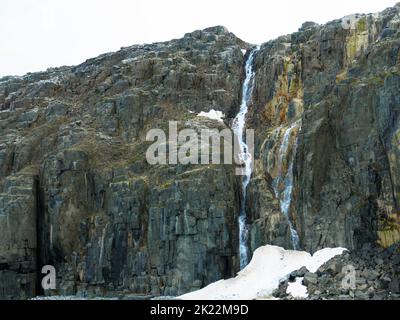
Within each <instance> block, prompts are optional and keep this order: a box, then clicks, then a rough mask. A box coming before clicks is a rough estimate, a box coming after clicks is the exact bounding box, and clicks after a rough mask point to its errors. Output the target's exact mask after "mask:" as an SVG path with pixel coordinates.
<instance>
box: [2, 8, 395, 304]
mask: <svg viewBox="0 0 400 320" xmlns="http://www.w3.org/2000/svg"><path fill="white" fill-rule="evenodd" d="M399 27H400V7H399V6H397V7H395V8H390V9H387V10H386V11H384V12H382V13H380V14H377V15H357V16H351V17H347V18H345V19H342V20H337V21H333V22H331V23H328V24H327V25H324V26H319V25H316V24H313V23H306V24H304V25H303V26H302V28H301V29H300V30H299V32H297V33H295V34H292V35H288V36H284V37H281V38H279V39H277V40H274V41H271V42H268V43H266V44H264V45H262V46H261V49H260V51H259V52H258V53H257V55H256V58H255V65H254V68H255V73H256V78H255V88H254V92H253V100H252V105H251V106H250V108H249V115H248V121H247V125H248V127H249V128H254V129H255V133H256V135H255V136H256V150H255V157H256V159H255V171H254V173H253V177H252V179H251V182H250V185H249V187H248V196H247V201H246V208H247V214H248V216H249V219H250V224H251V228H250V240H249V242H250V243H249V246H250V248H251V250H252V251H254V250H255V249H256V248H258V247H259V246H261V245H264V244H267V243H268V244H274V245H280V246H283V247H285V248H292V247H293V241H292V240H293V231H295V232H296V233H297V234H298V235H299V245H300V247H301V248H304V249H306V250H309V251H316V250H317V249H320V248H323V247H327V246H345V247H347V248H349V249H354V250H356V249H357V248H358V247H359V246H360V245H362V244H363V243H365V242H377V243H379V244H380V245H382V246H389V245H391V244H393V243H395V242H398V241H399V240H400V228H399V219H400V218H399V212H400V210H399V201H400V171H399V168H400V163H399V162H400V149H399V142H400V121H399V115H400V101H399V99H400V98H399V94H398V93H399V89H400V88H399V86H400V71H399V62H400V54H399V48H400V37H399V36H400V34H399ZM251 47H252V46H251V45H249V44H247V43H245V42H243V41H242V40H240V39H238V38H237V37H235V36H234V35H233V34H231V33H229V32H228V31H227V30H226V29H225V28H223V27H214V28H209V29H206V30H203V31H196V32H193V33H190V34H187V35H185V37H183V38H182V39H179V40H172V41H170V42H166V43H156V44H152V45H144V46H132V47H129V48H122V49H121V50H120V51H118V52H116V53H111V54H105V55H102V56H100V57H98V58H95V59H91V60H88V61H86V62H85V63H83V64H82V65H79V66H77V67H62V68H57V69H51V70H47V71H46V72H42V73H35V74H28V75H26V76H24V77H6V78H3V79H0V110H1V112H0V132H1V136H0V283H1V285H0V298H26V297H30V296H33V295H37V294H40V293H42V292H41V290H40V286H39V285H38V284H39V282H38V281H39V279H40V269H41V266H43V265H47V264H51V265H54V266H55V267H56V270H57V281H58V287H57V291H56V292H52V293H53V294H54V293H57V294H66V295H67V294H68V295H70V294H77V293H78V294H95V295H108V294H109V295H115V294H117V293H119V292H121V293H134V294H142V295H178V294H183V293H186V292H188V291H191V290H195V289H199V288H200V287H203V286H205V285H207V284H209V283H211V282H213V281H216V280H219V279H221V278H226V277H232V276H233V275H234V274H235V273H236V272H237V271H238V268H239V260H238V247H239V244H238V240H239V235H238V225H237V219H238V214H239V209H240V205H241V204H240V199H241V197H240V194H241V181H240V177H237V176H235V167H234V166H232V165H198V166H197V165H182V164H178V165H156V166H153V165H149V164H148V163H147V161H146V158H145V152H146V149H147V147H148V146H149V143H148V142H146V141H145V137H146V133H147V132H148V130H150V129H153V128H162V129H167V128H168V121H177V122H178V126H179V128H192V129H195V130H197V131H200V130H201V129H202V128H204V127H208V128H218V129H224V128H228V127H229V125H230V122H231V120H232V118H234V116H235V115H236V113H237V111H238V108H239V104H240V99H241V97H240V94H241V86H242V82H243V79H244V74H243V64H244V61H245V56H244V55H243V50H248V49H250V48H251ZM211 109H215V110H220V111H222V112H224V114H225V115H226V119H225V123H220V122H218V121H214V120H210V119H206V118H201V117H197V114H198V113H199V112H200V111H210V110H211Z"/></svg>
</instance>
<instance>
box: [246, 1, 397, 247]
mask: <svg viewBox="0 0 400 320" xmlns="http://www.w3.org/2000/svg"><path fill="white" fill-rule="evenodd" d="M399 11H400V6H399V5H397V6H396V7H394V8H389V9H387V10H385V11H383V12H382V13H379V14H373V15H372V14H369V15H361V14H360V15H353V16H348V17H345V18H343V19H340V20H335V21H332V22H330V23H328V24H326V25H323V26H319V25H316V24H312V23H307V24H305V25H303V27H302V28H301V29H300V30H299V32H297V33H294V34H292V35H288V36H283V37H281V38H279V39H277V40H274V41H271V42H268V43H266V44H264V45H262V47H261V49H260V52H259V54H258V55H257V57H256V66H255V68H256V88H255V92H254V100H253V107H252V108H250V110H252V116H251V117H250V119H249V122H250V124H249V126H250V127H253V128H256V131H257V134H256V137H257V140H256V145H257V150H256V157H257V161H258V162H259V163H260V166H259V167H260V169H259V170H257V171H256V172H257V175H256V177H257V178H256V179H254V181H253V183H254V184H259V185H260V187H254V188H253V190H254V192H255V193H256V194H255V195H254V196H255V197H256V198H257V199H262V198H263V197H264V198H265V194H266V193H269V192H270V190H267V191H266V192H263V193H262V196H258V191H257V190H258V189H259V188H262V189H263V190H265V189H266V188H264V187H261V185H262V184H265V181H270V183H269V186H275V195H276V197H277V198H278V199H280V200H281V203H282V200H283V201H285V200H284V199H283V198H282V196H281V194H282V192H285V190H286V192H289V193H290V194H291V195H290V197H289V199H290V201H287V199H286V205H289V206H290V208H289V214H288V216H289V220H290V222H291V223H292V224H293V226H294V229H296V230H297V232H298V234H299V238H300V246H301V247H302V248H304V249H305V250H307V251H311V252H314V251H316V250H318V249H321V248H324V247H332V246H342V247H346V248H349V249H359V248H361V247H362V245H363V244H364V243H365V242H378V243H380V244H381V245H382V246H385V247H387V246H390V245H391V244H393V243H396V242H398V241H399V240H400V238H399V236H400V234H399V230H400V229H399V224H398V222H399V212H400V210H399V184H398V182H397V181H398V180H399V171H398V168H399V167H400V163H399V158H398V154H399V145H400V144H399V140H398V136H399V132H400V131H399V125H400V121H399V115H400V113H399V110H400V109H399V106H400V101H399V94H398V93H399V89H400V87H399V85H400V82H399V80H400V77H399V76H400V73H399V71H400V70H399V61H400V52H399V49H400V39H399V26H400V15H399ZM294 126H295V127H297V128H296V129H295V130H294V129H293V128H294ZM285 135H286V136H285ZM285 139H286V140H285ZM282 151H284V152H283V154H282ZM293 153H294V155H293ZM291 166H292V167H291ZM291 170H292V172H293V183H288V182H289V180H288V179H286V178H285V177H286V176H287V174H288V171H289V172H290V171H291ZM257 181H258V182H257ZM271 181H272V182H271ZM288 185H291V186H290V187H291V188H292V189H290V188H288ZM250 197H252V195H250ZM255 202H256V203H259V202H260V200H256V201H255ZM251 205H252V204H249V206H251ZM270 205H271V204H270V201H268V205H266V204H264V205H263V207H262V208H261V210H259V213H258V215H259V216H262V213H261V212H263V211H264V212H266V215H267V216H269V217H272V216H273V215H275V214H274V213H273V211H272V210H271V209H270V208H269V206H270ZM281 211H282V210H281ZM254 218H255V223H254V225H253V229H254V230H253V234H254V237H253V240H254V241H256V242H257V239H258V236H257V234H259V233H260V232H261V233H264V234H271V233H274V234H276V235H279V239H281V243H279V245H283V246H284V247H290V242H288V241H286V242H285V241H284V239H285V234H286V233H287V232H285V228H283V227H282V223H281V221H280V220H279V219H276V222H275V223H267V224H265V227H264V228H261V229H263V230H264V231H262V230H261V231H260V227H259V226H260V225H261V224H262V223H261V222H260V218H259V217H257V216H255V217H254ZM261 219H263V218H261ZM264 220H265V219H263V220H262V221H264ZM286 238H287V237H286ZM275 239H277V237H276V238H275ZM257 245H259V243H257Z"/></svg>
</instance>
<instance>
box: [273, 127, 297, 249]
mask: <svg viewBox="0 0 400 320" xmlns="http://www.w3.org/2000/svg"><path fill="white" fill-rule="evenodd" d="M298 127H299V124H298V123H297V122H295V123H294V124H292V125H291V126H290V127H289V128H288V129H287V130H286V131H285V134H284V135H283V139H282V143H281V146H280V148H279V162H278V173H279V174H278V176H277V177H276V179H275V180H274V181H273V188H274V191H275V194H276V195H277V197H278V198H279V203H280V209H281V212H282V213H283V214H284V215H285V216H286V218H287V219H288V222H289V227H290V233H291V238H292V245H293V248H294V249H295V250H298V249H300V240H299V235H298V234H297V231H296V229H295V228H294V226H293V223H292V221H291V220H290V214H289V213H290V212H289V210H290V204H291V201H292V191H293V162H294V157H295V155H296V147H297V142H296V143H295V144H294V145H293V150H292V156H291V157H290V158H288V149H289V144H290V137H291V135H292V132H293V130H295V129H297V128H298ZM285 162H286V163H289V165H288V170H287V173H286V175H284V173H283V164H284V163H285ZM281 185H283V190H282V188H281Z"/></svg>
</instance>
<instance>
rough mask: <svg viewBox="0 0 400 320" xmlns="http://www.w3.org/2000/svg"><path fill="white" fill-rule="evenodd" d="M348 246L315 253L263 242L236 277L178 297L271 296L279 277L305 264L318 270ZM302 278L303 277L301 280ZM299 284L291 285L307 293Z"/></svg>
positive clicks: (301, 292)
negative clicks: (287, 248) (311, 253)
mask: <svg viewBox="0 0 400 320" xmlns="http://www.w3.org/2000/svg"><path fill="white" fill-rule="evenodd" d="M344 251H347V249H344V248H333V249H331V248H327V249H323V250H320V251H318V252H316V253H315V254H314V255H313V256H311V255H310V254H309V253H307V252H305V251H291V250H285V249H283V248H280V247H276V246H269V245H268V246H264V247H261V248H259V249H257V250H256V251H255V252H254V255H253V259H252V260H251V262H250V264H249V265H248V266H247V267H246V268H244V269H243V270H242V271H240V272H239V273H238V275H237V276H236V277H235V278H231V279H228V280H220V281H217V282H214V283H212V284H210V285H209V286H207V287H205V288H203V289H200V290H198V291H194V292H191V293H187V294H184V295H182V296H180V297H178V299H184V300H252V299H257V298H268V297H271V295H272V292H273V291H274V290H275V289H277V288H278V286H279V281H280V280H281V279H285V278H286V277H288V275H289V274H290V273H291V272H293V271H295V270H298V269H300V268H301V267H303V266H305V267H307V269H308V270H309V271H310V272H316V271H317V270H318V268H319V267H320V266H322V265H323V264H324V263H325V262H327V261H329V260H330V259H332V258H333V257H335V256H337V255H341V254H342V253H343V252H344ZM299 281H301V280H299ZM299 284H300V285H301V282H300V283H297V285H296V284H295V287H293V285H292V286H291V290H292V292H293V293H295V295H297V296H300V295H303V296H304V295H305V294H306V293H305V292H304V288H299Z"/></svg>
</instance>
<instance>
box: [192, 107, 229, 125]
mask: <svg viewBox="0 0 400 320" xmlns="http://www.w3.org/2000/svg"><path fill="white" fill-rule="evenodd" d="M197 116H198V117H205V118H209V119H212V120H217V121H219V122H224V121H223V120H222V118H224V117H225V115H224V113H223V112H222V111H216V110H214V109H211V110H210V111H208V112H204V111H202V112H200V113H199V114H198V115H197Z"/></svg>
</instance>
